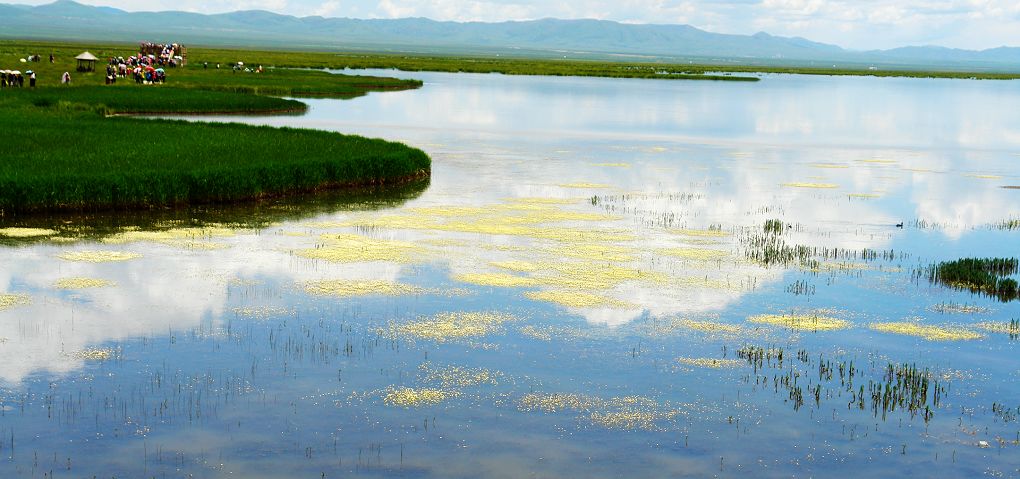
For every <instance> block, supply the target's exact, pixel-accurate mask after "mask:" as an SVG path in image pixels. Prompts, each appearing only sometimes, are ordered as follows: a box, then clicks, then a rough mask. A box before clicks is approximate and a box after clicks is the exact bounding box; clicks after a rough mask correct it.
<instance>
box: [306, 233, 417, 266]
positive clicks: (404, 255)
mask: <svg viewBox="0 0 1020 479" xmlns="http://www.w3.org/2000/svg"><path fill="white" fill-rule="evenodd" d="M321 238H322V244H320V245H316V247H315V248H312V249H304V250H299V251H297V252H296V254H297V255H298V256H301V257H304V258H309V259H322V260H326V261H332V262H335V263H361V262H370V261H387V262H393V263H410V262H411V261H413V260H414V259H415V257H416V256H417V255H418V254H420V253H421V252H422V250H421V248H419V247H418V246H417V245H415V244H414V243H408V242H406V241H395V240H383V239H374V238H368V237H365V236H360V235H353V234H341V235H322V236H321Z"/></svg>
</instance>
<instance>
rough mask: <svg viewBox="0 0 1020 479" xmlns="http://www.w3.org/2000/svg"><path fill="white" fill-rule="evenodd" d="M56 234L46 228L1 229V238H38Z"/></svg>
mask: <svg viewBox="0 0 1020 479" xmlns="http://www.w3.org/2000/svg"><path fill="white" fill-rule="evenodd" d="M55 234H57V232H56V231H54V230H50V229H44V228H0V236H6V237H8V238H38V237H40V236H53V235H55Z"/></svg>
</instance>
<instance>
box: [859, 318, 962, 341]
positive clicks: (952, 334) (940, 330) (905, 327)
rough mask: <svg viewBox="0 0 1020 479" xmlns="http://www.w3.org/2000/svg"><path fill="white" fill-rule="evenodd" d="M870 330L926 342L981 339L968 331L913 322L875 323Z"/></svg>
mask: <svg viewBox="0 0 1020 479" xmlns="http://www.w3.org/2000/svg"><path fill="white" fill-rule="evenodd" d="M871 329H874V330H875V331H881V332H883V333H894V334H904V335H908V336H917V337H919V338H922V339H926V340H928V341H966V340H974V339H981V338H982V336H981V335H980V334H978V333H975V332H974V331H971V330H969V329H964V328H959V327H952V326H933V325H927V324H918V323H914V322H907V321H902V322H889V323H875V324H872V325H871Z"/></svg>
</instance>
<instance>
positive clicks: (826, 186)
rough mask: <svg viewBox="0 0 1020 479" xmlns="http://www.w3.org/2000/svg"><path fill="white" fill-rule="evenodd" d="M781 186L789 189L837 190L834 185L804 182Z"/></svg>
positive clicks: (836, 186)
mask: <svg viewBox="0 0 1020 479" xmlns="http://www.w3.org/2000/svg"><path fill="white" fill-rule="evenodd" d="M783 186H786V187H790V188H817V189H823V190H826V189H833V188H839V185H837V184H835V183H805V182H795V183H783Z"/></svg>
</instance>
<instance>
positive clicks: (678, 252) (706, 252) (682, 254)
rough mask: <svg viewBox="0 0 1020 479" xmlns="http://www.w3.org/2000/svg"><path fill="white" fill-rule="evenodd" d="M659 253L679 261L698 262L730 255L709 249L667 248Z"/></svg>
mask: <svg viewBox="0 0 1020 479" xmlns="http://www.w3.org/2000/svg"><path fill="white" fill-rule="evenodd" d="M659 253H661V254H664V255H666V256H672V257H674V258H681V259H693V260H699V261H711V260H717V259H723V258H728V257H729V256H730V254H729V253H728V252H726V251H722V250H717V249H710V248H668V249H663V250H659Z"/></svg>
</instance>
